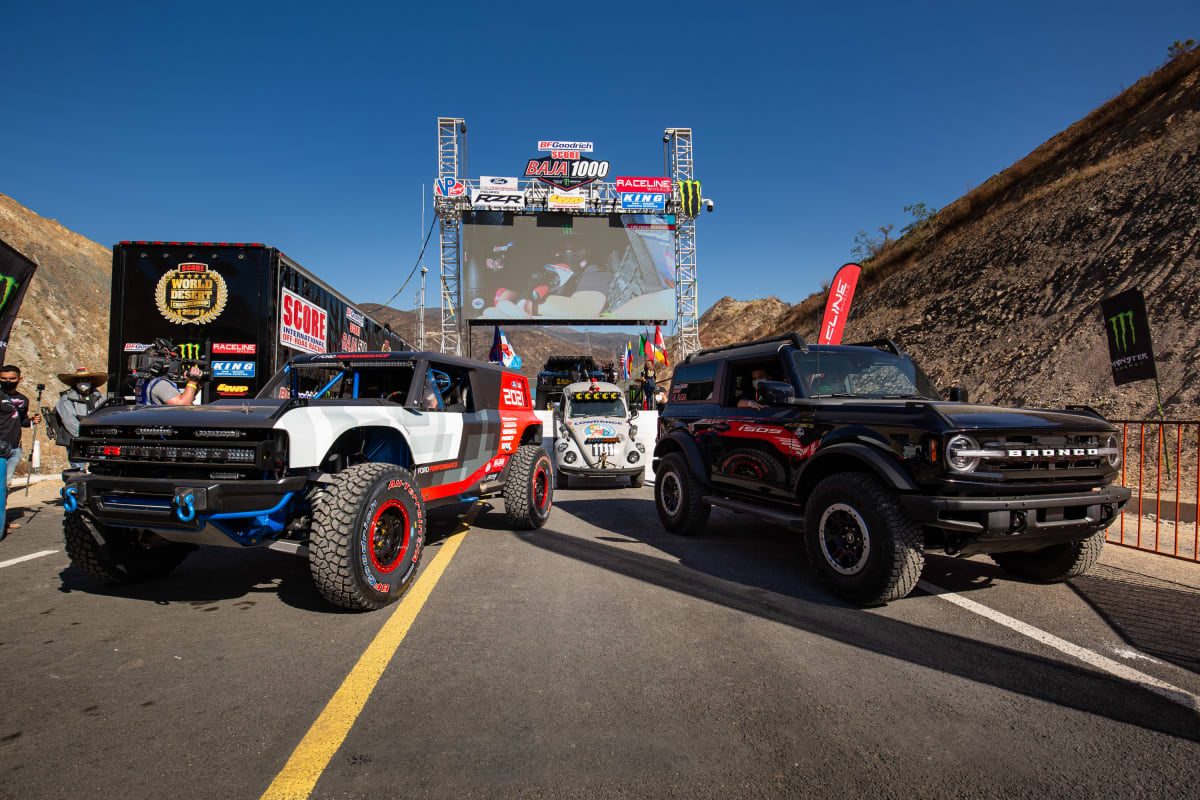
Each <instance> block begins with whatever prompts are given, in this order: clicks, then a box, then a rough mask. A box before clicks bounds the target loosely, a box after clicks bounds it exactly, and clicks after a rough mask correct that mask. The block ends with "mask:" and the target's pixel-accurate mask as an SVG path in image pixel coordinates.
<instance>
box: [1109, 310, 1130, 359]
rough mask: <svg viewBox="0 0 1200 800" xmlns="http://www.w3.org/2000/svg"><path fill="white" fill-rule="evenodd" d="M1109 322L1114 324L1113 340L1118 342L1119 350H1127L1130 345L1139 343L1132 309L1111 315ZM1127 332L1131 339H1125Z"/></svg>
mask: <svg viewBox="0 0 1200 800" xmlns="http://www.w3.org/2000/svg"><path fill="white" fill-rule="evenodd" d="M1108 324H1109V325H1111V326H1112V333H1113V341H1114V342H1116V343H1117V349H1118V350H1120V351H1121V352H1125V351H1126V350H1128V349H1129V345H1131V344H1137V333H1136V332H1135V331H1134V329H1133V312H1132V311H1122V312H1121V313H1120V314H1117V315H1115V316H1111V317H1109V318H1108ZM1126 333H1128V335H1129V341H1126V340H1125V336H1126Z"/></svg>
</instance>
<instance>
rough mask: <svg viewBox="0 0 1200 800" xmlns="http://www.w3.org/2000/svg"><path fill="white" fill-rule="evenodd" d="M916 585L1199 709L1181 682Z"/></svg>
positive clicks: (930, 587)
mask: <svg viewBox="0 0 1200 800" xmlns="http://www.w3.org/2000/svg"><path fill="white" fill-rule="evenodd" d="M917 586H918V587H919V588H921V589H923V590H924V591H926V592H928V593H929V594H931V595H934V596H935V597H940V598H942V599H943V600H945V601H946V602H948V603H953V604H954V605H956V606H958V607H959V608H963V609H966V610H967V611H970V612H971V613H973V614H978V615H979V616H981V617H986V618H987V619H990V620H991V621H992V622H996V623H999V624H1000V625H1003V626H1004V627H1006V628H1009V629H1011V630H1014V631H1016V632H1017V633H1019V634H1021V635H1022V636H1028V637H1029V638H1030V639H1033V640H1034V641H1038V642H1041V643H1042V644H1044V645H1046V646H1047V647H1053V648H1054V649H1055V650H1058V651H1059V652H1061V653H1066V654H1067V655H1069V656H1071V657H1072V658H1075V659H1078V660H1080V661H1082V662H1083V663H1085V664H1088V665H1089V666H1092V667H1095V668H1096V669H1099V670H1103V671H1104V672H1107V673H1109V674H1110V675H1115V676H1116V677H1118V678H1122V679H1123V680H1127V681H1129V682H1130V683H1136V684H1137V685H1139V686H1141V687H1143V688H1145V689H1148V690H1150V691H1151V692H1154V693H1155V694H1158V695H1162V696H1163V697H1165V698H1167V699H1168V700H1171V701H1172V702H1175V703H1179V704H1180V705H1181V706H1184V707H1185V708H1190V709H1191V710H1192V711H1195V712H1197V713H1200V696H1198V695H1195V694H1192V693H1191V692H1189V691H1186V690H1184V689H1180V688H1179V687H1178V686H1172V685H1171V684H1169V683H1167V682H1166V681H1160V680H1159V679H1158V678H1155V677H1154V676H1153V675H1147V674H1146V673H1144V672H1139V671H1138V670H1136V669H1133V668H1132V667H1128V666H1126V665H1125V664H1122V663H1120V662H1119V661H1113V660H1112V659H1111V658H1108V657H1106V656H1102V655H1100V654H1099V653H1096V652H1093V651H1091V650H1088V649H1087V648H1086V647H1080V646H1079V645H1077V644H1071V643H1070V642H1068V641H1067V640H1066V639H1060V638H1058V637H1057V636H1055V635H1054V634H1052V633H1047V632H1046V631H1044V630H1042V629H1041V628H1035V627H1033V626H1032V625H1030V624H1028V623H1025V622H1021V620H1019V619H1015V618H1013V617H1010V616H1008V615H1007V614H1002V613H1000V612H999V611H996V610H995V609H991V608H988V607H987V606H985V605H981V604H980V603H976V602H975V601H974V600H968V599H967V598H965V597H962V596H961V595H957V594H955V593H954V592H951V591H949V590H947V589H943V588H942V587H940V586H937V585H936V584H932V583H929V582H928V581H918V582H917Z"/></svg>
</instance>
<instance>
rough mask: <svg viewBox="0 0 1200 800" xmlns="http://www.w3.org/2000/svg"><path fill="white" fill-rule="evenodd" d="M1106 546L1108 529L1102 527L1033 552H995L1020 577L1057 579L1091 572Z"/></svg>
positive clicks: (1044, 581) (998, 558)
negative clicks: (1080, 536)
mask: <svg viewBox="0 0 1200 800" xmlns="http://www.w3.org/2000/svg"><path fill="white" fill-rule="evenodd" d="M1103 550H1104V531H1103V530H1099V531H1096V532H1095V533H1093V534H1092V535H1091V536H1089V537H1088V538H1086V539H1084V540H1083V541H1079V542H1063V543H1062V544H1052V545H1050V546H1049V547H1043V548H1042V549H1041V550H1034V551H1033V552H1013V553H992V561H995V562H996V563H997V564H999V565H1000V566H1001V567H1003V568H1004V569H1006V570H1008V571H1009V572H1011V573H1012V574H1013V575H1016V576H1017V577H1018V578H1025V579H1026V580H1030V581H1040V582H1042V583H1056V582H1058V581H1065V580H1069V579H1071V578H1078V577H1079V576H1080V575H1082V574H1083V573H1085V572H1087V571H1088V570H1089V569H1091V568H1092V566H1093V565H1094V564H1095V563H1096V561H1097V560H1098V559H1099V558H1100V553H1101V551H1103Z"/></svg>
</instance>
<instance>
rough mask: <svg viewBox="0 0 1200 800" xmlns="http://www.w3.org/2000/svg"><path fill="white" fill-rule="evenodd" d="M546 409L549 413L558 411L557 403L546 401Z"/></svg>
mask: <svg viewBox="0 0 1200 800" xmlns="http://www.w3.org/2000/svg"><path fill="white" fill-rule="evenodd" d="M546 410H547V411H549V412H550V413H551V414H557V413H558V403H546Z"/></svg>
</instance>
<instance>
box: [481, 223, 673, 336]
mask: <svg viewBox="0 0 1200 800" xmlns="http://www.w3.org/2000/svg"><path fill="white" fill-rule="evenodd" d="M462 242H463V277H464V280H463V315H464V316H465V317H466V318H467V319H469V320H477V319H497V320H501V319H509V320H528V321H531V322H536V321H541V320H544V321H547V322H549V321H553V320H576V321H579V320H603V321H606V322H613V323H616V322H622V321H629V322H641V321H655V320H668V319H674V317H675V218H674V216H671V215H661V214H609V215H606V216H573V215H570V214H558V213H553V212H547V213H542V214H514V213H511V212H505V211H475V212H472V213H468V214H464V216H463V224H462Z"/></svg>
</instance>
